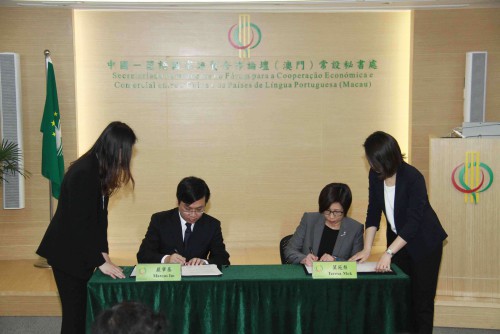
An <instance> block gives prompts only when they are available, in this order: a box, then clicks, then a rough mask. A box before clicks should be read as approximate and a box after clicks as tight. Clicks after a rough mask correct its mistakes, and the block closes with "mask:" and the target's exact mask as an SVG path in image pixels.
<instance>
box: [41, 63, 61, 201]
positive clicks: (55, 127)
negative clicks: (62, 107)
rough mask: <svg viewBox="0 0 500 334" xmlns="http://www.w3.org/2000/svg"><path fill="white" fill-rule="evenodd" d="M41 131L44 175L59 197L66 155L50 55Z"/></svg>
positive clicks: (53, 194) (55, 194) (54, 193)
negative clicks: (64, 153) (64, 155)
mask: <svg viewBox="0 0 500 334" xmlns="http://www.w3.org/2000/svg"><path fill="white" fill-rule="evenodd" d="M40 132H42V133H43V144H42V175H43V176H45V177H46V178H47V179H49V181H50V183H51V185H52V196H54V197H55V198H57V199H59V194H60V192H61V183H62V179H63V176H64V157H63V146H62V135H61V115H60V114H59V103H58V101H57V87H56V77H55V74H54V67H53V66H52V60H51V59H50V57H47V96H46V98H45V108H44V109H43V118H42V124H41V125H40Z"/></svg>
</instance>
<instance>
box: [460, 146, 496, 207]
mask: <svg viewBox="0 0 500 334" xmlns="http://www.w3.org/2000/svg"><path fill="white" fill-rule="evenodd" d="M451 182H452V183H453V186H454V187H455V189H457V190H458V191H460V192H462V193H464V201H465V203H467V202H470V203H474V204H477V203H479V194H480V193H482V192H484V191H486V190H488V188H490V187H491V185H492V184H493V171H492V170H491V168H490V167H489V166H488V165H487V164H485V163H483V162H481V161H480V155H479V152H465V162H463V163H461V164H460V165H458V166H456V167H455V168H454V169H453V172H452V173H451Z"/></svg>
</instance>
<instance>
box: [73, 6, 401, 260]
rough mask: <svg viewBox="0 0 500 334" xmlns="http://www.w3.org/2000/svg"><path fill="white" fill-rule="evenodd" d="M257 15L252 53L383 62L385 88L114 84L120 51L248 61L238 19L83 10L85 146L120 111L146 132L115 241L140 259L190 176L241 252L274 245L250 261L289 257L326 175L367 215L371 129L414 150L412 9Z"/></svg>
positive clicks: (113, 221) (78, 44) (79, 15)
mask: <svg viewBox="0 0 500 334" xmlns="http://www.w3.org/2000/svg"><path fill="white" fill-rule="evenodd" d="M145 17H147V20H146V19H144V18H145ZM251 17H252V22H255V23H256V24H257V25H258V26H259V27H260V29H261V30H262V34H263V39H262V43H261V45H259V47H258V48H256V49H255V50H253V51H252V52H253V53H252V58H251V60H252V59H255V60H256V61H257V62H258V61H260V60H262V59H278V60H281V61H282V60H285V59H287V58H293V57H303V58H305V59H306V60H309V59H313V60H321V59H326V60H328V61H331V60H332V59H337V58H339V59H350V58H354V59H356V58H357V57H367V58H370V59H371V58H375V59H378V60H379V70H377V75H376V78H375V79H374V80H373V87H372V88H370V89H363V90H359V89H358V90H338V89H337V90H325V89H323V90H315V89H288V90H277V89H276V90H271V89H260V90H259V89H198V90H197V89H167V90H158V89H156V90H155V91H152V90H147V89H143V90H130V89H129V90H119V89H115V88H113V81H112V80H110V73H112V72H113V71H114V72H120V71H119V70H118V69H114V70H113V71H110V70H109V69H108V68H107V67H106V62H107V61H108V60H109V59H114V60H115V61H118V59H122V60H130V61H132V60H137V62H139V61H140V60H144V59H148V57H149V58H155V57H160V58H161V59H167V58H169V59H170V58H175V57H180V58H181V59H193V58H194V59H195V60H196V59H202V60H205V61H210V60H212V59H216V60H217V59H224V60H228V61H231V62H234V61H237V60H238V53H237V51H236V50H234V49H232V48H231V47H230V45H229V43H228V41H227V31H228V29H229V27H230V26H231V25H232V24H234V22H237V19H238V15H237V14H236V13H224V14H221V13H189V15H187V14H186V13H165V12H155V13H152V12H147V13H140V12H98V11H77V12H75V55H76V76H77V87H78V90H77V101H78V126H79V145H80V149H81V150H85V149H86V148H88V147H89V146H90V144H91V143H92V141H93V140H94V139H95V137H96V136H97V134H98V133H99V132H100V131H101V129H102V128H103V127H104V126H105V125H106V123H107V122H109V121H111V120H114V119H121V120H123V121H125V122H127V123H129V124H130V125H131V126H132V127H133V128H134V130H135V131H136V132H137V134H138V136H139V142H138V145H137V154H136V156H135V159H134V162H133V171H134V177H135V179H136V189H135V191H134V193H133V194H129V195H127V194H126V193H123V194H121V195H120V197H117V198H115V199H113V201H112V204H111V205H112V208H111V210H110V228H109V231H110V234H109V235H110V239H111V241H112V242H111V250H112V251H118V249H119V250H120V254H121V253H122V252H123V253H126V252H127V249H128V252H129V258H132V259H133V257H134V256H135V253H136V251H137V249H138V245H139V243H140V240H141V239H142V238H143V236H144V233H145V232H146V228H147V225H148V223H149V217H150V215H151V214H152V213H154V212H155V211H159V210H165V209H169V208H172V207H174V206H175V204H176V203H175V187H176V185H177V183H178V182H179V180H180V179H181V178H182V177H184V176H188V175H191V174H194V175H197V176H200V177H202V178H204V179H206V181H207V183H208V184H209V186H210V187H211V189H212V194H213V196H212V198H211V205H210V208H209V213H210V214H212V215H214V216H215V217H218V218H220V219H221V221H222V229H223V233H224V237H225V240H226V244H227V246H228V250H229V252H230V253H233V252H235V254H236V253H237V254H245V253H246V252H247V251H248V250H249V249H269V250H270V252H271V253H269V252H268V254H267V255H264V256H261V257H258V258H257V257H254V258H253V259H250V260H245V262H247V261H252V262H253V263H259V261H260V262H261V263H262V262H264V263H267V262H268V261H269V259H270V258H272V259H273V261H275V263H276V262H278V261H279V258H278V256H277V255H278V248H277V245H278V243H279V240H280V239H281V237H283V236H284V235H287V234H290V233H293V232H294V230H295V228H296V227H297V225H298V223H299V221H300V218H301V216H302V214H303V212H304V211H316V210H317V197H318V194H319V192H320V190H321V189H322V187H323V186H324V185H325V184H327V183H330V182H335V181H336V182H346V183H348V184H349V185H350V186H351V188H352V190H353V193H354V202H353V206H352V210H351V216H352V217H354V218H355V219H358V220H360V221H364V217H365V214H366V202H367V171H368V169H367V164H366V162H365V161H364V158H363V148H362V143H363V141H364V139H365V138H366V136H367V135H369V134H370V133H371V132H373V131H375V130H378V129H384V130H386V131H389V132H392V133H393V134H394V135H395V136H396V137H398V139H400V141H401V144H402V146H403V147H407V130H408V108H409V100H408V99H409V61H410V57H409V48H410V42H409V41H410V39H409V35H410V28H411V20H410V18H411V17H410V13H409V12H399V13H350V14H266V13H256V14H251ZM130 22H134V24H133V25H131V24H130ZM179 22H182V24H179ZM360 22H363V23H362V24H360ZM200 26H203V27H204V29H199V27H200ZM89 27H90V28H89ZM121 72H122V73H124V72H126V71H121ZM318 72H321V71H320V70H318ZM380 242H381V241H380V240H379V239H377V244H379V243H380ZM255 254H257V253H255ZM241 256H243V257H244V256H245V255H241ZM238 260H239V258H236V259H235V260H233V262H234V263H238Z"/></svg>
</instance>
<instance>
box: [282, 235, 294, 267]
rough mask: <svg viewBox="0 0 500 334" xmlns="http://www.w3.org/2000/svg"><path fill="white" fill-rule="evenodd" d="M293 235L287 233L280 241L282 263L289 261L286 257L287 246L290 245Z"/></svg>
mask: <svg viewBox="0 0 500 334" xmlns="http://www.w3.org/2000/svg"><path fill="white" fill-rule="evenodd" d="M292 236H293V235H292V234H290V235H287V236H286V237H283V239H281V241H280V258H281V264H288V262H287V261H286V259H285V247H286V245H288V242H289V241H290V238H291V237H292Z"/></svg>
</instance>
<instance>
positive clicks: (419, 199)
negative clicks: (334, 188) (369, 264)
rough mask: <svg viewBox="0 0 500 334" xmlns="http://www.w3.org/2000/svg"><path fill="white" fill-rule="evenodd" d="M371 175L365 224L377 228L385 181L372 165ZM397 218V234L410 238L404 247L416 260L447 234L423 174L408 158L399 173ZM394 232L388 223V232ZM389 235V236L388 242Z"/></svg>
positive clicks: (395, 218)
mask: <svg viewBox="0 0 500 334" xmlns="http://www.w3.org/2000/svg"><path fill="white" fill-rule="evenodd" d="M368 178H369V184H370V188H369V201H368V211H367V214H366V224H365V226H366V228H368V227H370V226H375V227H377V229H378V228H379V225H380V218H381V215H382V212H384V215H385V201H384V181H383V180H380V179H379V178H378V175H377V173H375V172H374V171H373V170H371V169H370V173H369V176H368ZM394 221H395V222H394V223H395V225H396V231H397V234H398V235H399V236H400V237H401V238H403V239H404V240H405V241H406V242H407V244H406V246H405V247H406V249H407V251H408V253H409V255H410V256H411V258H412V259H413V260H415V261H418V260H419V259H422V258H423V257H425V256H426V255H427V254H429V253H431V252H432V251H435V250H436V248H437V247H438V246H441V245H442V241H443V240H444V239H446V237H447V236H448V235H447V234H446V232H445V230H444V229H443V227H442V226H441V223H440V222H439V219H438V217H437V215H436V213H435V212H434V210H433V209H432V207H431V204H430V203H429V198H428V196H427V188H426V186H425V180H424V177H423V175H422V174H421V173H420V172H419V171H418V170H417V169H416V168H415V167H413V166H411V165H409V164H407V163H406V162H403V163H402V165H401V166H400V167H399V168H398V170H397V174H396V194H395V196H394ZM391 232H392V231H390V227H389V226H388V228H387V234H388V235H389V234H390V233H391ZM390 239H391V238H390V237H388V244H387V246H389V245H390V242H391V241H390ZM392 239H393V238H392ZM441 247H442V246H441Z"/></svg>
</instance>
